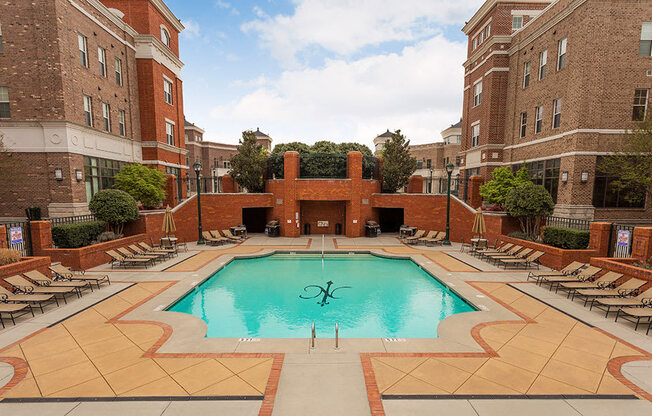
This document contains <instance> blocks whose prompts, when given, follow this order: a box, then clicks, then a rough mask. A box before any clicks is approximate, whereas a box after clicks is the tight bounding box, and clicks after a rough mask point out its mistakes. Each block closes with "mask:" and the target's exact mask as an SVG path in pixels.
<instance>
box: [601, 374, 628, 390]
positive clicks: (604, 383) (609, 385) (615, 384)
mask: <svg viewBox="0 0 652 416" xmlns="http://www.w3.org/2000/svg"><path fill="white" fill-rule="evenodd" d="M597 393H598V394H634V392H633V391H632V390H631V389H630V388H629V387H627V386H626V385H624V384H623V383H621V382H620V381H618V380H616V379H615V378H614V377H613V376H611V375H610V374H605V375H604V376H603V377H602V380H601V381H600V386H599V387H598V391H597Z"/></svg>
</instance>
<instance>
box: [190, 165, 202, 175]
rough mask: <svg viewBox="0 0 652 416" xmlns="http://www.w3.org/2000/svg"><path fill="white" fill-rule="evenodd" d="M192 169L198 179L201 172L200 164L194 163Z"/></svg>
mask: <svg viewBox="0 0 652 416" xmlns="http://www.w3.org/2000/svg"><path fill="white" fill-rule="evenodd" d="M192 167H193V169H195V173H196V174H197V177H199V173H200V172H201V163H199V162H195V163H194V164H193V165H192Z"/></svg>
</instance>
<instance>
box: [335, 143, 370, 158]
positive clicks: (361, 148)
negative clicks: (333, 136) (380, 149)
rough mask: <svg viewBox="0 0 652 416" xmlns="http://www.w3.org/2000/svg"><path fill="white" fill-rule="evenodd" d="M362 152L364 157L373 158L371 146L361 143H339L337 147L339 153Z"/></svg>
mask: <svg viewBox="0 0 652 416" xmlns="http://www.w3.org/2000/svg"><path fill="white" fill-rule="evenodd" d="M349 152H360V153H362V155H363V156H373V153H372V152H371V149H369V146H367V145H364V144H360V143H352V142H349V143H339V144H338V145H337V153H349Z"/></svg>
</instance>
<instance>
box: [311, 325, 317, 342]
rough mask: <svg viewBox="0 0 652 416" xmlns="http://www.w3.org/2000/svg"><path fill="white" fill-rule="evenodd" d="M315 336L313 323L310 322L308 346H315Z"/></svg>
mask: <svg viewBox="0 0 652 416" xmlns="http://www.w3.org/2000/svg"><path fill="white" fill-rule="evenodd" d="M315 338H317V335H316V332H315V323H314V322H313V323H312V333H311V335H310V348H315Z"/></svg>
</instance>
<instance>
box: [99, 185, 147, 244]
mask: <svg viewBox="0 0 652 416" xmlns="http://www.w3.org/2000/svg"><path fill="white" fill-rule="evenodd" d="M88 209H89V210H90V211H91V212H92V213H93V214H94V215H95V217H96V218H98V219H100V220H102V221H106V222H108V223H109V224H111V229H112V231H113V232H114V233H116V234H122V228H123V227H124V225H125V223H127V222H129V221H133V220H135V219H137V218H138V203H137V202H136V200H135V199H134V198H133V197H132V196H131V195H129V194H128V193H126V192H124V191H121V190H119V189H104V190H102V191H99V192H98V193H96V194H95V195H93V198H91V202H90V204H88Z"/></svg>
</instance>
